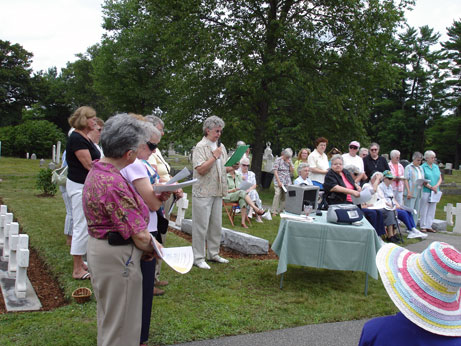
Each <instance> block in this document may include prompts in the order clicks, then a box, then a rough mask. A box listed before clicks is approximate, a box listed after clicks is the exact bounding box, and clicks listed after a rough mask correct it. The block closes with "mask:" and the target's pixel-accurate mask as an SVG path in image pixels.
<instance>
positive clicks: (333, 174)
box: [323, 154, 362, 204]
mask: <svg viewBox="0 0 461 346" xmlns="http://www.w3.org/2000/svg"><path fill="white" fill-rule="evenodd" d="M343 164H344V161H343V157H342V156H341V155H340V154H336V155H333V156H332V158H331V169H330V170H329V171H328V173H327V174H326V176H325V182H324V184H323V186H324V189H325V193H326V194H327V195H326V200H327V202H328V204H341V203H352V197H351V196H354V197H360V191H362V189H361V187H360V186H359V185H357V183H356V182H355V181H354V178H352V176H351V175H350V173H349V172H348V171H347V170H343Z"/></svg>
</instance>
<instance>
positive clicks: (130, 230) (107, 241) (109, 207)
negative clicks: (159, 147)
mask: <svg viewBox="0 0 461 346" xmlns="http://www.w3.org/2000/svg"><path fill="white" fill-rule="evenodd" d="M150 138H151V133H149V132H148V131H146V127H145V126H144V125H143V124H142V123H141V122H140V121H138V120H136V119H134V118H132V117H131V116H129V115H128V114H119V115H116V116H114V117H112V118H110V119H109V120H108V121H107V122H106V124H105V126H104V130H103V131H102V133H101V145H102V149H103V151H104V155H105V157H104V158H102V159H101V160H100V161H96V162H95V163H94V164H93V168H92V169H91V171H90V172H89V173H88V176H87V178H86V181H85V186H84V188H83V198H82V199H83V210H84V213H85V217H86V219H87V223H88V234H89V237H88V238H89V239H88V266H89V271H90V273H91V284H92V286H93V290H94V294H95V297H96V301H97V318H98V322H97V323H98V345H107V346H109V345H110V346H112V345H128V346H138V345H139V337H140V334H141V310H142V281H143V278H142V273H141V257H143V256H144V257H145V259H146V260H147V259H149V258H152V256H153V255H154V247H153V245H152V237H151V235H150V233H149V231H148V224H149V208H148V207H147V205H146V204H145V203H144V201H143V200H142V198H141V196H140V195H139V194H138V193H137V192H136V191H135V190H134V189H133V188H132V187H131V186H130V184H129V183H128V182H127V181H126V180H125V179H124V178H123V176H122V175H121V174H120V170H121V169H123V168H125V167H126V166H128V165H129V164H132V163H133V162H134V161H135V160H136V154H137V152H138V150H144V148H145V146H146V143H147V142H148V141H149V140H150ZM157 246H159V247H161V245H159V244H157Z"/></svg>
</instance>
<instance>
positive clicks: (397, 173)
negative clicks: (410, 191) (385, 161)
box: [389, 162, 405, 192]
mask: <svg viewBox="0 0 461 346" xmlns="http://www.w3.org/2000/svg"><path fill="white" fill-rule="evenodd" d="M389 168H390V169H391V173H392V174H393V175H394V177H403V176H404V172H405V169H404V168H403V166H402V164H401V163H400V162H399V163H397V169H396V167H395V165H394V164H393V163H392V162H389ZM391 186H392V190H394V191H399V192H401V191H403V180H396V179H395V180H393V181H392V183H391Z"/></svg>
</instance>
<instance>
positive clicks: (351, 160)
mask: <svg viewBox="0 0 461 346" xmlns="http://www.w3.org/2000/svg"><path fill="white" fill-rule="evenodd" d="M359 149H360V143H359V142H357V141H352V142H350V143H349V153H347V154H343V161H344V165H343V167H347V166H355V167H357V168H358V170H359V174H358V175H357V176H355V177H354V180H355V182H356V183H357V184H360V181H361V180H365V179H366V175H365V170H364V169H363V160H362V158H361V157H360V156H359V155H357V154H358V152H359Z"/></svg>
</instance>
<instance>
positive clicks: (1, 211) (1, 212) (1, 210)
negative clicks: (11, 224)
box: [0, 204, 7, 245]
mask: <svg viewBox="0 0 461 346" xmlns="http://www.w3.org/2000/svg"><path fill="white" fill-rule="evenodd" d="M6 213H7V207H6V205H4V204H2V205H1V206H0V245H2V244H3V242H4V239H3V238H5V237H4V235H3V234H4V233H3V221H4V219H5V215H6Z"/></svg>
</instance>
